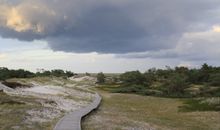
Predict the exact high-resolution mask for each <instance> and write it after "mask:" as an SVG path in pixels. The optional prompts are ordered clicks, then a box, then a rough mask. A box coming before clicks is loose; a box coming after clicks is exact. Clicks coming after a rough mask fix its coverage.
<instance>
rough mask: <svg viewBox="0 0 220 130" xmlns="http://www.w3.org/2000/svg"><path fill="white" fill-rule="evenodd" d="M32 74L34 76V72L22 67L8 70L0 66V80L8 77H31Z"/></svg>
mask: <svg viewBox="0 0 220 130" xmlns="http://www.w3.org/2000/svg"><path fill="white" fill-rule="evenodd" d="M34 76H35V74H34V73H32V72H29V71H26V70H23V69H19V70H9V69H8V68H4V67H1V68H0V80H5V79H9V78H31V77H34Z"/></svg>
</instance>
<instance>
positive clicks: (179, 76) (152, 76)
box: [99, 63, 220, 97]
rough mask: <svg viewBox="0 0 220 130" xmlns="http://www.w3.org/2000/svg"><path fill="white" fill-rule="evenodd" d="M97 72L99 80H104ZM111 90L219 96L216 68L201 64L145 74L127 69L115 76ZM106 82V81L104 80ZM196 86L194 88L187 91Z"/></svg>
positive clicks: (168, 68) (218, 68)
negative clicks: (115, 81)
mask: <svg viewBox="0 0 220 130" xmlns="http://www.w3.org/2000/svg"><path fill="white" fill-rule="evenodd" d="M100 76H101V77H104V76H103V75H102V74H99V79H102V80H100V81H104V80H103V78H100ZM118 81H120V82H119V83H116V85H117V86H118V87H116V89H114V90H113V91H114V92H120V93H137V94H143V95H156V96H169V97H196V96H220V67H213V66H210V65H208V64H206V63H205V64H203V65H202V66H201V67H200V68H197V69H196V68H194V69H189V68H187V67H175V68H171V67H166V69H156V68H153V69H149V70H148V71H146V72H145V73H141V72H139V71H129V72H125V73H123V74H121V75H120V76H119V78H118ZM106 83H107V81H106ZM195 86H199V87H198V88H195V89H199V90H198V91H191V90H190V89H192V88H193V87H195Z"/></svg>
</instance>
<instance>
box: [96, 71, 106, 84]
mask: <svg viewBox="0 0 220 130" xmlns="http://www.w3.org/2000/svg"><path fill="white" fill-rule="evenodd" d="M97 83H98V84H102V83H105V75H104V74H103V73H102V72H100V73H98V74H97Z"/></svg>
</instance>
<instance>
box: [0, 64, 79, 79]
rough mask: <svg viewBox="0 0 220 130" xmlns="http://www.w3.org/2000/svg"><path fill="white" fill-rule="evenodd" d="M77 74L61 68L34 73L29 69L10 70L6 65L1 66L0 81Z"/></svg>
mask: <svg viewBox="0 0 220 130" xmlns="http://www.w3.org/2000/svg"><path fill="white" fill-rule="evenodd" d="M74 75H76V74H75V73H73V72H71V71H64V70H60V69H55V70H52V71H48V70H41V72H37V73H33V72H30V71H27V70H23V69H19V70H10V69H8V68H5V67H0V81H1V80H6V79H11V78H33V77H48V76H54V77H64V78H66V77H72V76H74Z"/></svg>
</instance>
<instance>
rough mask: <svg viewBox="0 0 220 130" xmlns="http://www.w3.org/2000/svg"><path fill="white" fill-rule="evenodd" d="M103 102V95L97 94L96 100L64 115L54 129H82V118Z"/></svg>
mask: <svg viewBox="0 0 220 130" xmlns="http://www.w3.org/2000/svg"><path fill="white" fill-rule="evenodd" d="M100 103H101V97H100V96H99V95H98V94H96V97H95V100H94V101H93V102H92V103H91V104H90V105H88V106H87V107H85V108H82V109H79V110H76V111H74V112H71V113H69V114H67V115H66V116H64V117H63V118H62V119H61V120H60V121H59V122H58V123H57V124H56V126H55V128H54V129H53V130H81V119H82V117H84V116H86V115H88V114H89V113H90V112H91V111H93V110H94V109H96V108H97V107H98V106H99V104H100Z"/></svg>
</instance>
